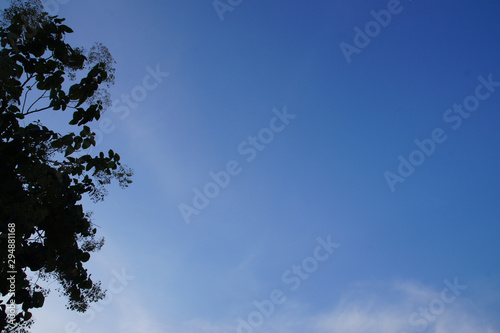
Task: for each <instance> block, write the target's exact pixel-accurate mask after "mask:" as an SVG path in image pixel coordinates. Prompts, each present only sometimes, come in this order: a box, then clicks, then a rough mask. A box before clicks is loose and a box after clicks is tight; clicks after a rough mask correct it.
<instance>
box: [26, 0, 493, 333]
mask: <svg viewBox="0 0 500 333" xmlns="http://www.w3.org/2000/svg"><path fill="white" fill-rule="evenodd" d="M42 2H44V3H45V4H46V7H47V9H48V10H49V12H50V13H51V14H57V15H60V16H61V17H65V18H66V19H67V21H66V24H67V25H68V26H70V27H71V28H73V30H74V31H75V33H73V34H71V35H69V36H68V37H67V41H69V42H70V43H72V44H73V45H82V46H85V47H87V48H89V47H90V46H91V45H92V44H93V42H96V41H97V42H102V43H103V44H104V45H106V46H108V47H109V49H110V51H111V53H112V55H113V56H114V58H115V60H116V61H117V64H116V65H117V72H116V77H117V80H116V85H115V86H113V87H112V88H111V90H110V91H111V94H112V99H113V101H114V105H113V107H111V108H109V109H108V110H107V111H106V113H105V114H104V115H103V117H102V119H101V121H100V123H98V124H95V125H94V127H93V130H94V131H96V132H97V133H98V134H99V136H100V140H99V142H98V145H97V147H95V148H93V151H94V152H98V151H101V150H102V151H107V150H108V149H110V148H112V149H113V150H114V151H115V152H118V153H119V154H120V156H121V159H122V161H124V162H126V163H127V164H128V165H129V166H130V167H132V168H133V169H134V171H135V175H134V178H133V180H134V183H133V184H132V185H131V186H130V188H128V189H127V190H121V189H119V188H118V186H115V187H112V188H111V189H110V193H109V196H108V197H107V198H106V200H105V201H104V202H102V203H98V204H93V203H91V202H90V201H89V200H86V201H85V204H86V209H87V210H91V211H93V212H94V222H95V223H96V224H97V225H99V226H100V229H99V232H100V233H101V235H103V236H105V238H106V244H105V246H104V248H103V249H102V251H101V252H99V253H97V254H94V255H93V256H92V258H91V260H90V262H89V263H88V268H89V272H90V273H92V277H93V278H96V279H100V280H101V281H102V284H103V286H104V287H106V288H108V290H109V292H108V295H109V296H108V297H107V298H106V299H105V301H104V302H101V304H98V305H96V306H95V307H93V308H92V309H91V310H90V311H89V313H87V314H84V315H79V314H76V313H73V312H70V311H68V310H65V307H64V302H65V301H64V299H63V298H59V297H57V291H56V290H55V289H56V288H57V287H56V286H54V288H53V289H54V290H53V292H52V295H51V296H50V297H49V298H48V299H47V300H46V304H45V306H44V308H43V309H40V310H38V311H34V315H35V318H36V320H37V321H36V324H35V326H34V327H33V332H34V333H41V332H44V333H45V332H50V333H62V332H96V333H101V332H117V333H118V332H119V333H128V332H139V333H142V332H144V333H145V332H148V333H157V332H158V333H159V332H168V333H170V332H172V333H191V332H193V333H197V332H213V333H226V332H238V333H243V332H244V333H251V332H311V333H323V332H325V333H326V332H338V333H375V332H377V333H378V332H393V333H403V332H407V333H412V332H428V333H448V332H450V333H451V332H453V333H499V332H500V319H499V316H498V313H500V265H499V264H500V262H499V259H500V254H499V253H500V242H499V241H498V235H499V233H500V226H499V221H500V210H499V205H498V200H499V196H498V189H499V187H500V173H499V172H498V170H499V167H500V158H499V155H498V150H497V149H498V145H499V144H500V132H499V131H498V124H499V123H500V62H499V59H500V47H499V46H498V40H499V37H500V24H499V23H498V17H499V13H500V3H499V2H498V1H496V0H479V1H475V2H470V1H462V2H457V1H450V0H444V1H439V2H436V1H430V0H414V1H411V0H402V1H395V0H390V1H387V0H383V1H378V0H377V1H367V0H353V1H348V2H340V1H334V2H330V1H320V2H310V1H309V2H308V1H294V2H290V1H273V2H265V3H264V2H256V1H248V0H247V1H240V0H221V1H215V2H212V1H211V0H205V1H199V0H183V1H160V0H153V1H149V2H147V4H145V3H143V2H139V1H130V0H125V1H115V0H109V1H97V0H86V1H79V0H69V1H68V0H65V1H61V0H51V1H42ZM54 115H57V117H55V116H54ZM54 115H50V114H48V115H47V118H46V119H45V120H44V119H42V122H44V123H47V124H51V123H52V124H54V126H61V127H63V124H64V122H65V121H66V119H64V118H61V116H60V114H59V113H57V114H54ZM79 330H80V331H79Z"/></svg>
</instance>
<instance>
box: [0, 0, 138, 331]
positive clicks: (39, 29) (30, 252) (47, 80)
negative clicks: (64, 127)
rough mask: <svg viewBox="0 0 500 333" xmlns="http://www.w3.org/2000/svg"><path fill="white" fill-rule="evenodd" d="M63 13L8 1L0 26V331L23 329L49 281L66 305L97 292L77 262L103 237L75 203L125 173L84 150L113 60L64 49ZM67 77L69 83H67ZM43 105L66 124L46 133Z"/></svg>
mask: <svg viewBox="0 0 500 333" xmlns="http://www.w3.org/2000/svg"><path fill="white" fill-rule="evenodd" d="M63 21H64V19H62V18H59V17H57V16H49V15H48V13H45V12H43V7H42V5H41V3H40V1H39V0H30V1H19V0H15V1H12V2H11V5H10V7H9V8H7V9H6V10H4V12H3V15H2V20H1V24H0V41H1V46H2V48H1V50H0V68H1V71H0V99H1V104H0V179H1V185H0V258H1V264H0V293H1V295H2V296H4V301H2V300H0V306H1V309H2V311H0V329H1V330H2V332H3V331H4V330H6V331H8V332H14V331H17V332H27V330H28V329H29V327H30V326H31V324H32V323H33V319H32V314H31V312H30V309H33V308H39V307H42V306H43V303H44V299H45V296H46V295H47V293H48V290H47V289H44V288H43V287H42V286H41V282H40V283H39V281H57V282H59V284H60V286H61V288H60V292H61V293H62V294H63V295H64V296H66V297H67V299H68V304H67V307H68V308H69V309H71V310H76V311H80V312H83V311H85V310H86V309H87V308H88V306H89V303H91V302H95V301H98V300H100V299H102V298H103V297H104V296H105V291H103V290H102V289H101V284H100V282H94V281H92V279H91V277H90V274H88V273H87V270H86V269H85V268H84V265H83V264H84V263H85V262H87V261H88V260H89V258H90V253H91V252H94V251H98V250H99V249H100V248H101V247H102V245H103V244H104V239H102V238H98V237H97V229H96V228H95V225H94V224H93V223H92V221H91V219H90V215H89V214H88V213H85V212H84V210H83V207H82V204H81V203H80V201H81V200H82V197H83V195H85V194H87V195H89V196H90V197H91V198H92V199H93V200H94V201H100V200H103V198H104V196H105V194H106V189H105V186H106V185H107V184H109V183H110V182H111V181H112V180H113V179H115V180H117V181H118V183H119V185H120V186H121V187H126V186H128V185H129V183H131V180H130V177H131V176H132V171H131V170H130V169H129V168H127V167H126V166H125V165H122V164H121V163H120V156H119V155H118V154H116V153H114V152H113V151H112V150H110V151H109V152H107V153H106V154H104V153H103V152H100V153H99V154H98V155H97V156H91V155H90V154H88V153H85V152H86V151H88V149H89V148H90V147H92V146H95V139H94V135H95V134H94V133H93V132H92V131H91V130H90V128H89V127H88V126H87V125H86V124H88V123H90V122H92V121H97V120H98V119H99V117H100V115H101V113H102V112H103V111H104V109H105V108H106V107H107V106H109V105H110V102H109V101H110V99H109V94H108V92H107V90H106V88H109V86H110V85H111V84H113V82H114V71H115V70H114V68H113V65H114V60H113V58H112V56H111V55H110V53H109V52H108V49H107V48H106V47H105V46H103V45H102V44H95V45H94V46H93V47H92V48H91V49H90V50H88V51H86V50H85V49H83V48H78V47H72V46H70V45H69V44H67V43H66V42H65V35H66V34H69V33H71V32H72V30H71V28H69V27H68V26H66V25H64V24H63ZM71 81H73V84H71V83H70V82H71ZM45 110H54V111H57V112H64V111H65V112H68V111H69V112H72V120H71V121H70V125H73V126H70V127H71V128H75V130H73V131H71V132H69V133H67V134H64V135H62V134H60V133H56V132H54V131H52V130H50V129H49V128H47V127H46V126H44V125H43V124H42V122H40V121H39V120H34V119H30V118H32V117H33V114H37V115H39V114H40V112H43V111H45Z"/></svg>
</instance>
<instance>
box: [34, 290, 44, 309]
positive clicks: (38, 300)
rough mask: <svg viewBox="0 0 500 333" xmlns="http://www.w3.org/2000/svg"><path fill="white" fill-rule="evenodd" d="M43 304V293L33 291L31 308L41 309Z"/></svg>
mask: <svg viewBox="0 0 500 333" xmlns="http://www.w3.org/2000/svg"><path fill="white" fill-rule="evenodd" d="M44 302H45V296H43V293H41V292H40V291H35V292H34V293H33V307H34V308H41V307H42V306H43V303H44Z"/></svg>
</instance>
